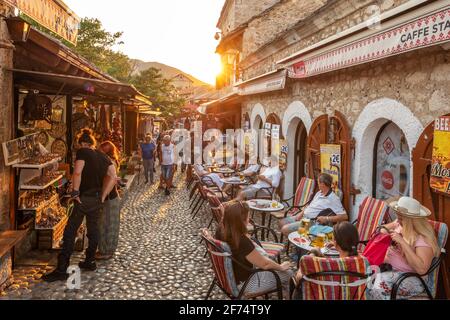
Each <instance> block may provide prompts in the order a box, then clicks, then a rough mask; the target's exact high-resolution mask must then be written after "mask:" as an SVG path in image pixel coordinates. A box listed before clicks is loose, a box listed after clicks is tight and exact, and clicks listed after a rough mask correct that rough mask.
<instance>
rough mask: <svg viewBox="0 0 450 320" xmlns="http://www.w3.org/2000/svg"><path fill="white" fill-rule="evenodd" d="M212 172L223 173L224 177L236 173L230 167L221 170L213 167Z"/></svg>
mask: <svg viewBox="0 0 450 320" xmlns="http://www.w3.org/2000/svg"><path fill="white" fill-rule="evenodd" d="M211 170H212V172H214V173H221V174H223V175H224V176H230V175H232V174H234V173H235V172H236V171H235V170H233V169H231V168H228V167H221V168H217V167H213V168H212V169H211Z"/></svg>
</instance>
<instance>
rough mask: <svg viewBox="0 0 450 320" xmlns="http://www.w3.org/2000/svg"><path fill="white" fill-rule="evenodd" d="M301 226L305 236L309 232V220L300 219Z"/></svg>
mask: <svg viewBox="0 0 450 320" xmlns="http://www.w3.org/2000/svg"><path fill="white" fill-rule="evenodd" d="M302 224H303V226H304V227H305V233H306V235H307V234H308V232H309V228H311V219H308V218H303V219H302Z"/></svg>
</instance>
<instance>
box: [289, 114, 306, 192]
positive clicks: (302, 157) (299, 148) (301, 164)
mask: <svg viewBox="0 0 450 320" xmlns="http://www.w3.org/2000/svg"><path fill="white" fill-rule="evenodd" d="M307 137H308V133H307V132H306V128H305V125H304V124H303V122H302V121H298V124H297V129H296V131H295V151H294V185H293V189H292V190H294V191H295V190H296V189H297V186H298V184H299V183H300V180H301V178H303V177H304V176H306V172H305V163H306V138H307Z"/></svg>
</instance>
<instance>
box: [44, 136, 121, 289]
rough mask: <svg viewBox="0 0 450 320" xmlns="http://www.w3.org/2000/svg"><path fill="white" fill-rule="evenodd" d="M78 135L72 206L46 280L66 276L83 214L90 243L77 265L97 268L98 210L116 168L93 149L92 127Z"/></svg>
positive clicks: (108, 189)
mask: <svg viewBox="0 0 450 320" xmlns="http://www.w3.org/2000/svg"><path fill="white" fill-rule="evenodd" d="M77 138H78V144H79V145H80V149H79V150H78V151H77V155H76V160H75V168H74V173H73V177H72V188H73V191H72V193H71V197H72V199H73V200H74V203H75V206H74V209H73V211H72V214H71V215H70V217H69V221H68V222H67V225H66V228H65V230H64V236H63V247H62V250H61V253H60V254H59V256H58V265H57V267H56V269H55V270H54V271H53V272H52V273H50V274H47V275H45V276H43V277H42V279H43V280H44V281H47V282H54V281H58V280H66V279H67V278H68V274H67V273H66V272H67V268H68V267H69V263H70V257H71V255H72V253H73V249H74V245H75V238H76V235H77V233H78V229H79V228H80V225H81V223H82V222H83V219H84V218H85V217H86V225H87V236H88V239H89V246H88V248H87V250H86V260H85V261H84V262H80V263H79V264H78V265H79V267H80V268H81V269H84V270H89V271H94V270H95V269H97V265H96V263H95V253H96V251H97V246H98V241H99V230H98V222H99V217H100V211H101V210H102V208H103V203H104V202H105V199H106V197H107V196H108V194H109V193H110V192H111V190H112V189H113V188H114V186H115V184H116V182H117V175H116V170H115V167H114V165H113V164H112V162H111V160H110V159H109V158H108V157H107V156H106V155H105V154H103V153H102V152H100V151H98V150H95V144H96V141H95V138H94V136H93V133H92V130H90V129H83V130H82V131H81V132H80V134H79V135H78V137H77Z"/></svg>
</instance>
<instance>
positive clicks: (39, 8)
mask: <svg viewBox="0 0 450 320" xmlns="http://www.w3.org/2000/svg"><path fill="white" fill-rule="evenodd" d="M3 1H4V2H6V3H8V4H10V5H11V6H13V7H15V8H17V9H19V10H20V11H21V13H22V14H24V15H26V16H28V17H30V18H31V19H33V20H34V21H36V22H37V23H39V24H40V25H42V26H43V27H45V28H47V29H49V30H50V31H53V32H54V33H56V34H57V35H59V36H60V37H62V38H63V39H65V40H67V41H69V42H70V43H73V44H76V42H77V36H78V25H79V23H80V18H79V17H78V16H77V15H76V14H75V13H74V12H72V10H70V9H69V7H68V6H67V5H66V4H65V3H64V2H63V1H62V0H3Z"/></svg>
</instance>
